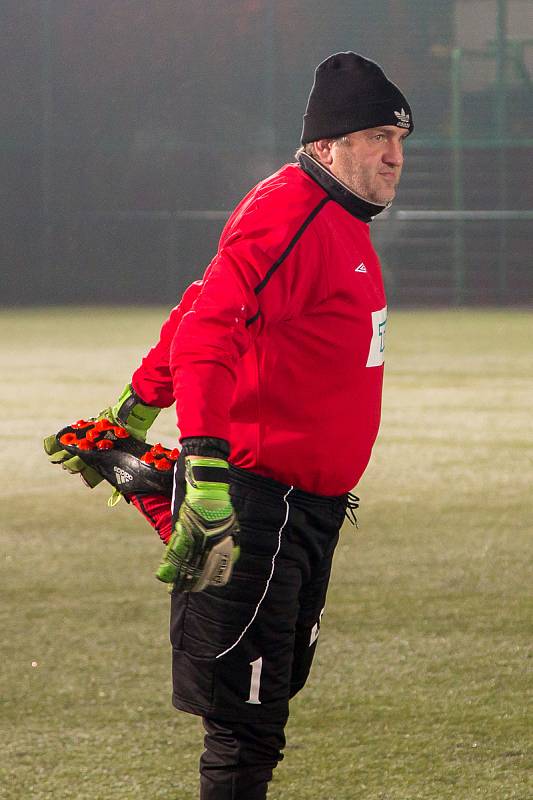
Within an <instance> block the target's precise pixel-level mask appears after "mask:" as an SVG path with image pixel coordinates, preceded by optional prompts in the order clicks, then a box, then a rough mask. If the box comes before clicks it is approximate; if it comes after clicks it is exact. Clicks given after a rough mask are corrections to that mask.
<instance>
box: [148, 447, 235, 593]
mask: <svg viewBox="0 0 533 800" xmlns="http://www.w3.org/2000/svg"><path fill="white" fill-rule="evenodd" d="M182 458H184V462H185V499H184V501H183V503H182V504H181V507H180V509H179V514H178V519H177V521H176V523H175V525H174V532H173V534H172V536H171V538H170V541H169V543H168V545H167V549H166V551H165V556H164V558H163V561H162V563H161V565H160V567H159V569H158V570H157V572H156V577H157V578H158V579H159V580H160V581H163V583H171V584H173V588H174V590H176V591H179V592H201V591H202V589H205V588H206V587H207V586H224V585H225V584H226V583H227V582H228V581H229V579H230V577H231V573H232V570H233V564H234V563H235V561H236V560H237V558H238V557H239V546H238V535H239V525H238V522H237V517H236V515H235V512H234V510H233V507H232V505H231V500H230V495H229V481H228V462H227V461H225V460H224V459H222V458H208V457H205V456H195V455H188V456H182Z"/></svg>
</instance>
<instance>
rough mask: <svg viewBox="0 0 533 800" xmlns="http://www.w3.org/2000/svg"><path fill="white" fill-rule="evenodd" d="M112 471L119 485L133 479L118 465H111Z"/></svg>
mask: <svg viewBox="0 0 533 800" xmlns="http://www.w3.org/2000/svg"><path fill="white" fill-rule="evenodd" d="M113 472H114V473H115V475H116V478H117V483H118V484H119V486H121V485H122V484H123V483H129V481H132V480H133V475H130V473H129V472H126V470H125V469H121V468H120V467H113Z"/></svg>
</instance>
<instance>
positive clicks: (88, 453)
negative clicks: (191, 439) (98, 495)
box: [56, 418, 179, 498]
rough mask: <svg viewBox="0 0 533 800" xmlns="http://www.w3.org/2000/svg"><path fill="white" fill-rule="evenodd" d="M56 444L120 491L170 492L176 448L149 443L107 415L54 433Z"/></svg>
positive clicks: (126, 493)
mask: <svg viewBox="0 0 533 800" xmlns="http://www.w3.org/2000/svg"><path fill="white" fill-rule="evenodd" d="M56 440H57V442H58V444H59V445H60V446H61V447H62V448H63V449H64V450H66V451H67V452H68V453H70V454H72V455H75V456H79V457H80V458H82V459H83V461H84V462H85V464H87V466H89V467H92V469H94V470H96V472H98V473H99V474H100V475H101V476H102V478H104V479H105V480H106V481H107V482H108V483H110V484H111V486H113V488H114V489H115V490H116V492H118V493H119V494H121V495H123V496H124V497H126V498H127V497H128V496H129V495H132V494H137V493H142V494H147V493H155V494H160V495H165V496H167V497H169V498H170V497H171V496H172V484H173V472H174V465H175V463H176V461H177V459H178V456H179V450H178V449H177V448H176V449H174V450H168V449H167V448H165V447H163V445H161V444H155V445H151V444H148V443H146V442H140V441H139V440H138V439H136V438H134V437H133V436H131V435H130V434H129V433H128V431H127V430H126V428H123V427H122V426H120V425H114V424H113V423H112V422H110V421H109V420H108V419H105V418H104V419H99V420H94V419H93V420H84V419H80V420H78V421H77V422H75V423H74V424H73V425H67V427H66V428H62V430H60V431H59V433H57V434H56Z"/></svg>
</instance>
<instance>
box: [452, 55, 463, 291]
mask: <svg viewBox="0 0 533 800" xmlns="http://www.w3.org/2000/svg"><path fill="white" fill-rule="evenodd" d="M462 55H463V53H462V50H461V48H460V47H454V48H453V50H452V53H451V57H452V74H451V79H452V80H451V84H452V87H451V88H452V125H451V127H452V130H451V133H452V176H453V189H452V191H453V208H454V211H462V210H463V208H464V196H463V150H462V144H463V143H462V138H461V134H462V108H461V59H462ZM453 278H454V297H455V304H456V305H458V306H460V305H462V304H463V302H464V299H465V237H464V222H463V220H462V219H460V218H459V216H457V218H456V219H454V223H453Z"/></svg>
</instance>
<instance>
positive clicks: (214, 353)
mask: <svg viewBox="0 0 533 800" xmlns="http://www.w3.org/2000/svg"><path fill="white" fill-rule="evenodd" d="M303 238H305V237H303ZM265 243H266V244H271V241H269V240H268V238H267V239H266V242H265V237H264V236H263V237H261V236H257V237H254V235H247V236H233V237H230V238H229V240H228V241H227V242H226V243H225V244H224V246H223V247H221V249H220V250H219V252H218V254H217V256H216V257H215V259H214V260H213V261H212V262H211V264H210V266H209V268H208V270H207V272H206V275H205V278H204V283H203V285H202V289H201V291H200V293H199V295H198V297H197V299H196V301H195V303H194V306H193V308H192V309H191V310H190V311H189V312H188V313H186V314H185V315H184V316H183V319H182V321H181V324H180V326H179V329H178V330H177V332H176V334H175V336H174V339H173V341H172V345H171V351H170V370H171V373H172V379H173V385H174V396H175V399H176V411H177V415H178V425H179V428H180V431H181V437H182V439H183V438H187V437H191V436H211V437H216V438H219V439H225V440H227V441H229V439H230V408H231V403H232V398H233V394H234V390H235V384H236V372H237V363H238V361H239V359H240V358H241V357H242V356H243V355H244V353H246V351H247V350H248V349H249V348H250V346H251V345H252V343H253V342H254V340H255V339H256V338H257V337H259V336H265V335H268V328H269V326H271V325H276V324H279V323H281V322H282V321H284V320H288V319H290V318H291V317H292V316H294V315H296V314H298V313H301V312H302V311H303V310H304V309H305V308H307V307H308V306H309V303H310V302H312V299H313V295H315V294H316V293H317V291H318V292H319V291H320V288H319V286H318V283H319V282H320V281H319V279H318V278H317V275H318V271H317V264H318V261H319V258H318V255H316V253H317V249H316V248H313V249H310V248H307V249H306V250H304V249H303V247H302V244H301V243H298V244H297V245H296V246H295V247H294V248H293V249H292V250H291V252H290V254H289V255H287V257H286V258H284V259H283V263H281V261H280V259H279V254H280V253H283V246H279V242H278V244H276V243H274V246H273V247H270V248H269V250H268V251H267V249H266V248H265V246H264V245H265ZM281 244H282V245H283V243H281ZM313 250H314V252H315V255H314V256H313V255H311V252H313Z"/></svg>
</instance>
